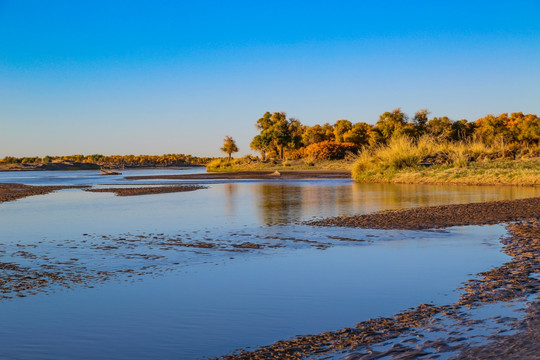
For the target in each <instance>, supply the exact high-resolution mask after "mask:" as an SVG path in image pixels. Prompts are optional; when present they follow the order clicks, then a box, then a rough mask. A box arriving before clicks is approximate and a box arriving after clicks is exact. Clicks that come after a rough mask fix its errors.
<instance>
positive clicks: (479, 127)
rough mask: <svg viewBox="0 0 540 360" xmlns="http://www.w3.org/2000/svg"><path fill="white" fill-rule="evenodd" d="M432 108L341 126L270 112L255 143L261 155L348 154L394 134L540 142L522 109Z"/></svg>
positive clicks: (534, 119) (535, 123)
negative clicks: (452, 115) (465, 113)
mask: <svg viewBox="0 0 540 360" xmlns="http://www.w3.org/2000/svg"><path fill="white" fill-rule="evenodd" d="M429 114H430V113H429V111H428V110H426V109H423V110H419V111H417V112H416V113H415V114H414V116H413V117H412V118H409V117H408V116H407V115H406V114H405V113H403V112H402V111H401V109H399V108H398V109H394V110H392V111H388V112H385V113H384V114H382V115H380V116H379V120H378V121H377V123H376V124H375V125H371V124H367V123H365V122H358V123H352V122H350V121H349V120H338V121H336V123H335V124H333V125H332V124H329V123H326V124H323V125H314V126H306V125H302V123H301V122H300V121H299V120H298V119H295V118H287V115H286V113H284V112H274V113H270V112H267V113H265V114H264V115H263V117H262V118H260V119H259V120H258V121H257V123H256V127H257V129H258V130H259V131H260V132H259V134H258V135H257V136H255V137H254V138H253V141H252V142H251V144H250V146H251V148H252V149H253V150H256V151H259V152H260V154H261V158H262V159H263V160H265V159H266V158H278V159H284V158H285V157H287V158H290V159H299V158H311V159H314V160H328V159H340V158H343V157H344V156H345V155H346V154H347V153H349V152H355V151H357V150H359V149H362V148H365V147H376V146H382V145H386V144H387V143H388V142H389V141H390V140H391V139H394V138H410V139H412V140H414V139H419V138H421V137H430V138H432V139H434V140H436V141H440V142H463V141H475V142H482V143H484V144H486V145H492V144H494V143H504V144H507V145H508V146H509V148H512V147H514V148H519V147H522V146H530V145H535V146H537V145H538V144H539V141H540V118H539V117H538V116H536V115H533V114H523V113H521V112H518V113H512V114H510V115H508V114H507V113H504V114H500V115H499V116H494V115H487V116H485V117H483V118H480V119H478V120H476V121H473V122H469V121H467V120H465V119H461V120H451V119H449V118H448V117H446V116H443V117H433V118H431V119H430V118H429Z"/></svg>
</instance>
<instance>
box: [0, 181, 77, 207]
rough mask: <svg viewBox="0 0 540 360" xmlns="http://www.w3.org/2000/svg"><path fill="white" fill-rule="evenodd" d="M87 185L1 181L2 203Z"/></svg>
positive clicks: (0, 193)
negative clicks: (49, 184)
mask: <svg viewBox="0 0 540 360" xmlns="http://www.w3.org/2000/svg"><path fill="white" fill-rule="evenodd" d="M86 187H87V186H31V185H22V184H4V183H0V203H3V202H6V201H13V200H17V199H22V198H25V197H28V196H34V195H45V194H48V193H51V192H53V191H57V190H64V189H83V188H86Z"/></svg>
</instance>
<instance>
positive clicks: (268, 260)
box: [0, 171, 539, 359]
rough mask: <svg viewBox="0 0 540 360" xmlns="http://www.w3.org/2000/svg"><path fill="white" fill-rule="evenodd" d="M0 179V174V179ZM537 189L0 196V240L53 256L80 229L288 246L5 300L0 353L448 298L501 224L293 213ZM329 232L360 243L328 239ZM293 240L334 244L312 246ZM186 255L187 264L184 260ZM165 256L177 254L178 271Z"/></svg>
mask: <svg viewBox="0 0 540 360" xmlns="http://www.w3.org/2000/svg"><path fill="white" fill-rule="evenodd" d="M139 173H149V174H153V173H154V172H153V171H147V172H144V171H139ZM71 174H72V175H70V176H72V177H73V176H74V177H76V176H77V173H73V172H71ZM30 175H32V176H36V175H34V173H32V174H30ZM0 176H1V175H0ZM7 178H9V176H6V175H3V177H1V179H0V182H2V181H6V182H7V181H8V180H7ZM33 181H35V183H38V182H39V181H40V180H38V179H37V178H36V179H34V180H33ZM47 181H49V180H47ZM47 181H45V182H47ZM79 181H80V179H79V180H69V181H66V182H65V184H67V183H78V182H79ZM85 181H86V180H85ZM81 183H82V181H81ZM120 183H123V182H120ZM538 191H539V190H537V189H534V188H523V187H521V188H512V187H450V186H413V185H379V184H369V185H366V184H354V183H352V182H351V181H349V180H316V181H306V180H301V181H289V182H284V183H280V182H269V183H265V182H260V181H256V182H241V183H235V182H224V183H219V184H211V185H210V188H209V189H206V190H198V191H194V192H187V193H172V194H159V195H148V196H138V197H115V196H114V195H113V194H109V193H87V192H83V191H80V190H66V191H61V192H57V193H53V194H48V195H45V196H37V197H30V198H26V199H21V200H18V201H15V202H9V203H4V204H1V205H0V228H1V229H2V232H1V234H0V243H2V244H3V245H2V246H4V247H5V248H6V249H11V248H12V247H14V246H16V243H21V244H37V243H38V241H41V240H43V241H44V244H43V245H40V246H41V247H42V249H41V250H43V251H48V252H49V253H50V254H53V255H54V254H55V253H56V256H57V257H61V256H68V254H69V251H71V250H69V249H67V248H63V247H56V246H54V245H55V244H56V243H61V242H65V241H72V242H74V243H78V242H81V241H82V239H83V238H84V237H83V236H82V234H84V233H88V234H95V235H109V236H111V238H114V237H117V236H120V234H124V233H131V234H135V235H136V234H142V233H165V234H167V235H169V236H180V237H186V238H187V237H190V238H192V239H193V240H205V241H212V240H213V241H216V242H225V241H229V240H231V241H236V242H242V241H251V242H257V243H261V242H264V241H266V240H265V239H266V238H277V239H274V240H272V241H273V242H278V243H282V244H283V245H284V246H285V247H284V248H277V249H269V248H266V249H263V250H257V251H252V252H248V253H227V252H219V251H211V250H210V251H205V252H206V254H205V255H196V254H194V253H193V252H190V251H178V252H174V251H172V252H171V251H169V252H165V251H163V250H160V249H150V248H148V249H146V250H148V251H155V252H156V253H163V254H164V255H166V257H165V258H164V259H163V260H160V262H159V264H161V265H163V266H164V268H167V269H171V268H172V269H175V270H174V271H167V272H165V273H162V274H161V275H160V276H157V277H152V276H146V277H143V278H142V281H135V282H133V283H128V282H123V281H113V282H109V283H106V284H100V285H96V287H95V288H93V289H81V288H78V289H74V290H65V291H59V292H56V293H52V294H49V295H44V294H40V295H35V296H29V297H26V298H22V299H15V300H8V301H3V302H1V303H0V318H1V319H2V326H1V327H0V349H1V350H0V355H1V356H0V357H17V358H40V357H47V356H49V357H52V358H55V359H62V358H63V359H70V358H75V357H76V358H85V357H86V358H96V357H108V358H114V359H128V358H129V359H145V358H187V359H191V358H196V357H200V356H212V355H219V354H221V353H226V352H228V351H231V350H234V349H235V348H238V347H243V346H253V345H264V344H268V343H271V342H273V341H275V340H278V339H282V338H287V337H290V336H293V335H296V334H303V333H316V332H320V331H325V330H332V329H338V328H342V327H347V326H354V324H355V323H356V322H358V321H362V320H365V319H367V318H370V317H374V316H381V315H391V314H393V313H395V312H397V311H400V310H403V309H405V308H407V307H411V306H416V305H418V304H420V303H422V302H430V301H434V302H435V303H439V304H444V303H451V302H453V301H455V300H456V298H457V293H456V292H454V289H456V288H457V287H458V286H459V284H460V283H461V282H463V281H465V280H466V279H468V278H469V277H470V275H469V274H471V273H472V274H474V273H477V272H479V271H483V270H486V269H488V268H490V267H492V266H496V265H499V264H501V263H503V262H504V261H506V259H507V257H506V255H504V254H502V253H501V252H500V243H499V242H498V238H499V237H500V236H501V235H502V234H503V232H504V229H503V227H502V226H486V227H462V228H453V229H449V230H448V231H410V232H403V231H380V230H379V231H377V230H358V229H338V228H313V227H308V226H302V225H294V224H290V223H291V222H296V221H299V220H305V219H309V218H312V217H322V216H335V215H351V214H355V213H367V212H372V211H376V210H382V209H391V208H401V207H410V206H419V205H432V204H441V203H443V204H444V203H459V202H471V201H484V200H498V199H507V198H517V197H528V196H534V195H535V192H538ZM536 195H538V194H537V193H536ZM284 223H289V224H284ZM266 224H282V225H279V226H267V225H266ZM336 235H337V236H341V237H350V238H354V239H362V240H367V241H364V242H349V241H340V240H335V239H329V238H328V236H336ZM208 239H210V240H208ZM282 239H289V240H282ZM290 239H307V240H317V241H320V242H328V243H331V244H333V245H334V246H332V247H330V248H328V249H327V250H324V251H322V250H317V249H314V248H310V247H309V244H307V245H306V244H305V243H303V242H295V241H291V240H290ZM35 251H37V252H39V251H40V247H39V246H38V248H37V249H36V250H35ZM73 251H76V252H77V253H78V256H83V257H85V261H87V262H88V263H93V264H94V266H99V267H103V268H104V269H107V268H112V267H123V266H125V267H128V266H130V262H129V261H128V260H127V259H124V258H119V257H116V258H115V257H114V256H109V257H107V256H104V255H102V253H99V254H100V255H96V254H97V253H95V252H93V251H90V250H89V249H86V248H85V247H84V246H79V248H78V249H76V250H73ZM119 251H120V250H119ZM8 255H9V254H6V255H5V256H8ZM186 259H187V261H190V262H188V264H192V265H190V266H185V265H186V262H185V261H186ZM175 262H181V263H182V265H181V266H178V267H176V268H175V267H174V266H173V264H174V263H175Z"/></svg>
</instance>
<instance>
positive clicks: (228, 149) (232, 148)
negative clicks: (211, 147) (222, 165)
mask: <svg viewBox="0 0 540 360" xmlns="http://www.w3.org/2000/svg"><path fill="white" fill-rule="evenodd" d="M221 151H223V152H224V153H226V154H227V155H228V156H229V161H231V157H232V156H231V154H232V153H235V152H238V146H236V142H235V141H234V139H233V138H232V137H230V136H229V135H227V136H225V139H223V147H222V148H221Z"/></svg>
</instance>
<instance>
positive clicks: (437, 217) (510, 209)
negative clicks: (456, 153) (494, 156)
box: [307, 198, 540, 230]
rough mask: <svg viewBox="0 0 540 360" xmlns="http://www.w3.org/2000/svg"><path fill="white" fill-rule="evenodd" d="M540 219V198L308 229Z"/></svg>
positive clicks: (340, 220) (343, 220) (334, 221)
mask: <svg viewBox="0 0 540 360" xmlns="http://www.w3.org/2000/svg"><path fill="white" fill-rule="evenodd" d="M533 217H540V198H530V199H519V200H502V201H490V202H483V203H471V204H457V205H440V206H430V207H422V208H413V209H404V210H392V211H383V212H379V213H374V214H366V215H358V216H351V217H343V216H341V217H334V218H328V219H322V220H316V221H310V222H308V223H307V224H308V225H315V226H344V227H357V228H364V229H397V230H422V229H440V228H445V227H450V226H464V225H489V224H499V223H504V222H511V221H518V220H523V219H528V218H533Z"/></svg>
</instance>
